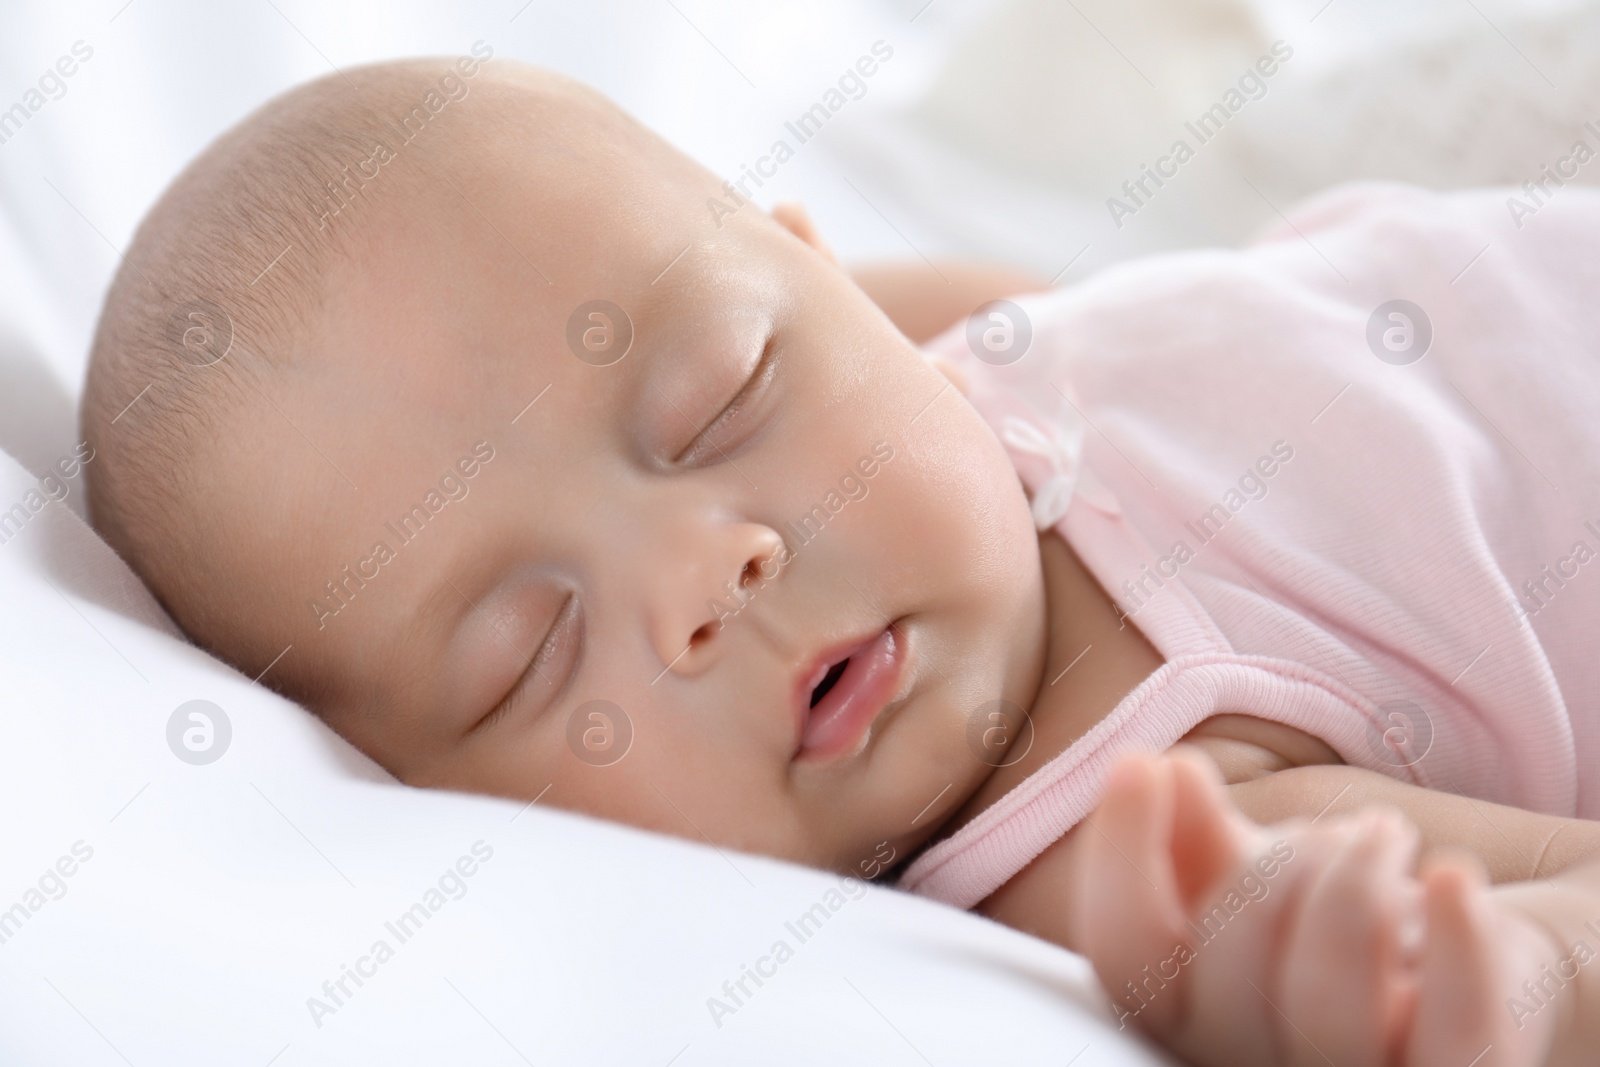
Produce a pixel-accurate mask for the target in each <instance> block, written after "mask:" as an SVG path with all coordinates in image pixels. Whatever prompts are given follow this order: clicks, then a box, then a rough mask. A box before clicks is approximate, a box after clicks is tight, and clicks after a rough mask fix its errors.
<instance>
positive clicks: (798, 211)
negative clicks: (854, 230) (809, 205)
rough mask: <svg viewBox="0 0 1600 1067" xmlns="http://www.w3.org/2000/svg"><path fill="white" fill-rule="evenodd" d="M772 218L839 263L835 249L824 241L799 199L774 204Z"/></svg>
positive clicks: (835, 264)
mask: <svg viewBox="0 0 1600 1067" xmlns="http://www.w3.org/2000/svg"><path fill="white" fill-rule="evenodd" d="M772 218H773V221H774V222H776V223H777V224H778V225H779V226H782V227H783V228H784V229H786V230H788V231H789V232H790V233H792V234H794V235H795V236H796V237H798V238H800V240H802V241H804V242H805V243H806V244H808V245H810V246H811V247H812V248H814V249H816V250H817V251H818V252H820V253H822V257H823V258H824V259H826V260H827V261H828V262H829V263H832V264H833V265H834V266H838V265H839V257H838V256H835V255H834V254H833V249H831V248H829V247H828V246H827V245H826V244H824V243H823V240H822V238H821V237H820V236H818V234H817V227H816V226H815V225H814V224H813V223H812V221H811V216H810V215H808V214H806V209H805V208H804V207H802V206H801V204H800V201H798V200H785V201H783V202H781V203H777V204H773V205H772Z"/></svg>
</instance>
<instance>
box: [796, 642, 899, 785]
mask: <svg viewBox="0 0 1600 1067" xmlns="http://www.w3.org/2000/svg"><path fill="white" fill-rule="evenodd" d="M839 652H842V653H844V654H843V655H841V656H839V658H838V659H837V660H834V661H833V662H832V663H830V664H828V666H826V667H819V668H818V671H817V672H816V673H814V674H813V675H812V678H814V679H815V681H814V682H813V683H812V685H811V686H810V689H809V697H808V698H807V699H808V703H807V704H806V705H805V706H804V710H803V714H802V728H801V734H800V745H799V749H798V751H797V752H796V755H797V756H803V757H806V758H808V759H824V760H825V759H831V758H833V757H835V756H840V755H843V754H844V753H847V752H853V751H855V750H856V749H857V748H858V747H859V746H860V744H861V741H862V739H863V738H864V737H865V736H866V734H867V732H868V730H869V729H870V728H871V726H872V723H873V722H874V720H876V719H877V717H878V715H879V713H881V712H882V711H883V709H884V706H885V705H887V704H888V703H889V702H890V701H891V700H892V699H894V695H895V693H896V691H898V689H899V687H900V677H901V675H902V674H903V673H904V669H903V668H904V663H905V659H906V649H905V639H904V635H903V634H897V633H896V631H895V629H894V626H893V624H890V625H889V626H887V627H885V628H884V629H883V630H881V631H880V632H878V633H876V634H874V635H872V637H870V638H868V639H867V640H865V641H861V642H858V643H857V644H855V645H854V646H853V647H850V648H845V649H840V650H838V652H836V653H834V654H835V655H838V654H839ZM819 675H820V676H819ZM802 692H805V691H804V690H802Z"/></svg>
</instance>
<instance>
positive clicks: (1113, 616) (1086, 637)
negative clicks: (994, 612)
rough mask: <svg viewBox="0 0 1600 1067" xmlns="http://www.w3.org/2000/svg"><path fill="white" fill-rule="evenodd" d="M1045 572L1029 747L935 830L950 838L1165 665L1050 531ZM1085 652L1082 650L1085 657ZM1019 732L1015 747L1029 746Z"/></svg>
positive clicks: (1044, 546)
mask: <svg viewBox="0 0 1600 1067" xmlns="http://www.w3.org/2000/svg"><path fill="white" fill-rule="evenodd" d="M1039 556H1040V560H1041V562H1042V564H1043V566H1044V584H1045V599H1046V608H1045V612H1046V618H1047V622H1048V625H1049V628H1050V637H1049V647H1048V649H1047V651H1046V653H1045V668H1044V673H1043V674H1042V675H1041V677H1040V682H1039V691H1038V693H1037V695H1035V697H1034V702H1033V707H1032V708H1031V709H1030V711H1029V713H1028V714H1029V718H1030V719H1031V721H1032V726H1033V743H1032V745H1031V746H1029V748H1028V751H1027V754H1026V755H1024V756H1022V758H1021V759H1016V755H1015V751H1016V750H1015V749H1013V750H1012V751H1011V752H1008V753H1007V755H1006V756H1005V757H1004V758H1005V760H1006V761H1008V763H1009V761H1011V760H1013V759H1016V762H1014V763H1009V765H1008V766H1003V767H997V768H996V769H995V770H994V771H993V772H992V773H991V774H990V775H989V777H988V779H987V780H986V781H985V782H984V784H983V785H981V786H980V787H979V788H978V791H977V792H975V793H974V794H972V796H971V797H970V798H969V799H968V800H967V802H966V804H964V805H962V807H960V808H959V809H957V810H956V813H955V814H954V815H953V816H952V817H951V818H950V819H949V820H948V821H947V822H946V823H945V824H944V825H943V826H941V827H940V828H939V830H938V832H937V833H936V834H935V835H934V839H935V840H937V839H939V838H943V837H947V836H949V835H950V834H952V833H954V832H955V831H956V830H958V829H960V828H961V827H962V826H963V825H965V824H966V823H967V822H968V821H970V820H971V819H972V818H973V817H975V816H976V815H977V814H978V813H979V812H981V811H983V810H984V809H985V808H987V807H988V806H989V805H991V804H993V803H994V802H995V801H997V800H999V799H1000V798H1001V797H1003V796H1005V795H1006V793H1008V792H1010V791H1011V790H1012V789H1013V788H1014V787H1016V786H1017V785H1018V784H1020V783H1021V782H1022V780H1023V779H1025V778H1027V777H1028V776H1029V775H1030V774H1032V773H1033V772H1034V771H1036V770H1038V769H1039V768H1040V767H1042V766H1044V765H1045V764H1046V763H1048V762H1049V761H1050V760H1051V759H1053V758H1055V756H1056V755H1057V754H1059V753H1061V752H1062V751H1064V750H1065V749H1066V748H1067V747H1068V746H1069V745H1071V744H1072V743H1073V742H1074V741H1076V740H1077V739H1078V738H1080V737H1082V736H1083V735H1084V734H1086V733H1088V732H1089V730H1090V729H1091V728H1093V727H1094V725H1095V724H1096V723H1098V722H1099V721H1100V720H1101V719H1103V718H1105V717H1106V716H1107V715H1109V714H1110V713H1111V711H1112V709H1113V708H1115V707H1116V706H1117V705H1118V704H1119V703H1120V702H1121V701H1122V698H1123V697H1125V696H1127V695H1128V694H1129V693H1131V692H1132V691H1133V690H1134V689H1135V688H1137V687H1138V685H1139V683H1140V682H1143V681H1144V680H1145V679H1146V678H1148V677H1150V675H1151V674H1153V673H1154V672H1155V671H1156V670H1157V669H1158V668H1159V667H1160V666H1161V665H1162V664H1163V663H1165V662H1166V661H1165V660H1164V659H1163V658H1162V656H1161V653H1159V652H1157V651H1156V649H1155V647H1154V646H1153V645H1151V644H1150V642H1149V641H1148V640H1147V639H1146V638H1145V636H1144V634H1143V633H1141V632H1140V631H1139V630H1138V628H1137V627H1135V626H1134V625H1133V621H1132V620H1131V619H1125V618H1122V617H1121V614H1122V613H1121V612H1120V611H1119V610H1118V609H1117V606H1116V604H1115V602H1113V601H1112V599H1111V597H1110V596H1108V595H1107V594H1106V591H1105V590H1104V589H1103V588H1102V587H1101V586H1100V583H1099V582H1098V581H1096V580H1095V578H1094V576H1093V575H1092V574H1090V573H1089V571H1088V569H1087V568H1086V567H1084V565H1083V563H1082V561H1080V560H1079V559H1078V556H1077V553H1075V552H1073V551H1072V549H1071V548H1070V547H1069V546H1068V545H1067V543H1066V542H1065V541H1064V540H1062V539H1061V537H1060V536H1058V535H1057V534H1056V533H1055V532H1054V531H1053V530H1047V531H1045V532H1044V533H1042V534H1040V535H1039ZM1086 649H1087V651H1085V650H1086ZM1027 741H1028V731H1027V728H1026V727H1024V728H1023V730H1022V731H1020V732H1019V734H1018V741H1017V742H1014V744H1026V743H1027Z"/></svg>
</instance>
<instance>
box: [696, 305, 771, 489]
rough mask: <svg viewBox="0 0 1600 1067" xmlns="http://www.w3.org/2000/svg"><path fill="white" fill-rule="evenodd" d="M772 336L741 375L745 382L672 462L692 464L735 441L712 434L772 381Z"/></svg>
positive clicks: (719, 430) (728, 423)
mask: <svg viewBox="0 0 1600 1067" xmlns="http://www.w3.org/2000/svg"><path fill="white" fill-rule="evenodd" d="M773 340H774V339H773V338H771V337H769V338H767V344H766V347H765V348H764V349H762V351H761V358H760V359H759V360H758V361H757V362H756V366H755V369H754V370H753V371H751V372H750V377H749V378H747V379H745V383H744V384H743V385H742V386H740V387H739V391H738V392H737V393H735V394H734V395H733V399H732V400H729V401H728V403H727V404H726V405H725V406H724V407H723V409H722V410H721V411H720V412H718V413H717V416H716V417H715V418H713V419H712V420H711V422H710V423H708V424H707V425H706V428H705V429H703V430H701V431H700V433H699V434H698V435H696V436H695V439H694V440H693V441H691V442H689V445H688V447H687V448H685V449H684V450H683V451H682V452H680V453H679V454H678V455H677V456H676V457H675V458H674V459H673V462H674V463H682V464H685V465H688V466H694V465H696V464H697V463H699V462H702V461H705V460H707V459H709V458H710V457H712V456H720V455H722V454H723V451H724V449H728V448H733V447H735V446H736V445H737V443H738V442H734V443H731V444H730V443H728V442H727V441H723V442H722V443H720V444H719V443H718V442H717V440H716V438H717V437H718V435H719V434H720V433H721V432H722V431H724V430H726V429H727V428H728V427H729V426H731V425H733V424H734V423H735V422H737V421H738V419H739V416H740V415H741V414H742V413H743V412H744V411H745V410H746V409H748V408H749V407H750V406H751V404H752V403H753V402H754V401H756V400H757V399H759V398H760V396H761V393H762V391H763V390H764V389H765V388H766V387H767V385H768V383H770V382H771V381H772V377H773V375H774V373H775V372H776V370H777V365H778V357H777V346H776V345H774V344H773Z"/></svg>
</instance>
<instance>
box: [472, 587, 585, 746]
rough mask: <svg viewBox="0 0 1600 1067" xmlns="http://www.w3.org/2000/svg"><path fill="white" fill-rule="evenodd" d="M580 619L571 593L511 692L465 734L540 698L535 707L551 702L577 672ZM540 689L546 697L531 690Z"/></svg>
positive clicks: (482, 728)
mask: <svg viewBox="0 0 1600 1067" xmlns="http://www.w3.org/2000/svg"><path fill="white" fill-rule="evenodd" d="M582 622H583V617H582V614H581V613H580V612H579V611H578V597H577V595H576V594H572V595H570V596H568V597H567V601H566V603H565V604H563V605H562V608H561V611H560V612H559V613H558V614H557V615H556V619H555V622H553V623H551V624H550V629H549V630H548V631H547V632H546V633H545V637H544V640H543V641H542V642H541V643H540V645H539V649H538V651H537V652H535V653H534V654H533V658H532V659H531V660H529V661H528V666H527V668H526V669H525V670H524V671H523V672H522V674H521V675H519V676H518V678H517V680H516V681H515V682H513V683H512V685H511V689H510V691H508V692H507V693H506V695H505V696H504V697H502V698H501V700H500V702H499V703H498V704H496V705H495V706H494V708H492V709H491V710H490V711H489V713H488V714H487V715H485V716H484V717H483V718H481V719H479V720H478V721H477V722H476V723H474V724H473V725H472V726H471V727H470V728H468V730H467V735H468V736H470V735H472V734H477V733H482V732H484V731H485V730H489V729H491V728H493V727H494V726H495V725H496V724H498V723H499V722H500V721H501V720H502V719H504V718H506V717H507V716H509V715H510V714H511V713H512V712H514V711H520V710H522V708H523V707H524V706H526V705H527V704H528V703H529V702H530V701H533V700H539V701H540V703H539V705H537V706H538V707H545V706H548V705H549V704H551V703H553V702H554V701H555V699H556V698H557V697H559V696H560V695H561V694H562V693H563V692H564V691H565V690H566V689H567V687H568V686H569V685H570V684H571V682H572V678H573V676H574V675H576V674H577V673H578V663H577V659H578V653H579V651H580V650H581V646H582V642H583V625H582ZM552 672H554V673H552ZM558 683H559V684H558ZM539 688H542V689H545V690H547V691H548V692H547V695H546V696H545V697H543V698H540V697H539V696H538V695H537V694H536V693H534V692H533V690H535V689H539Z"/></svg>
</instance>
